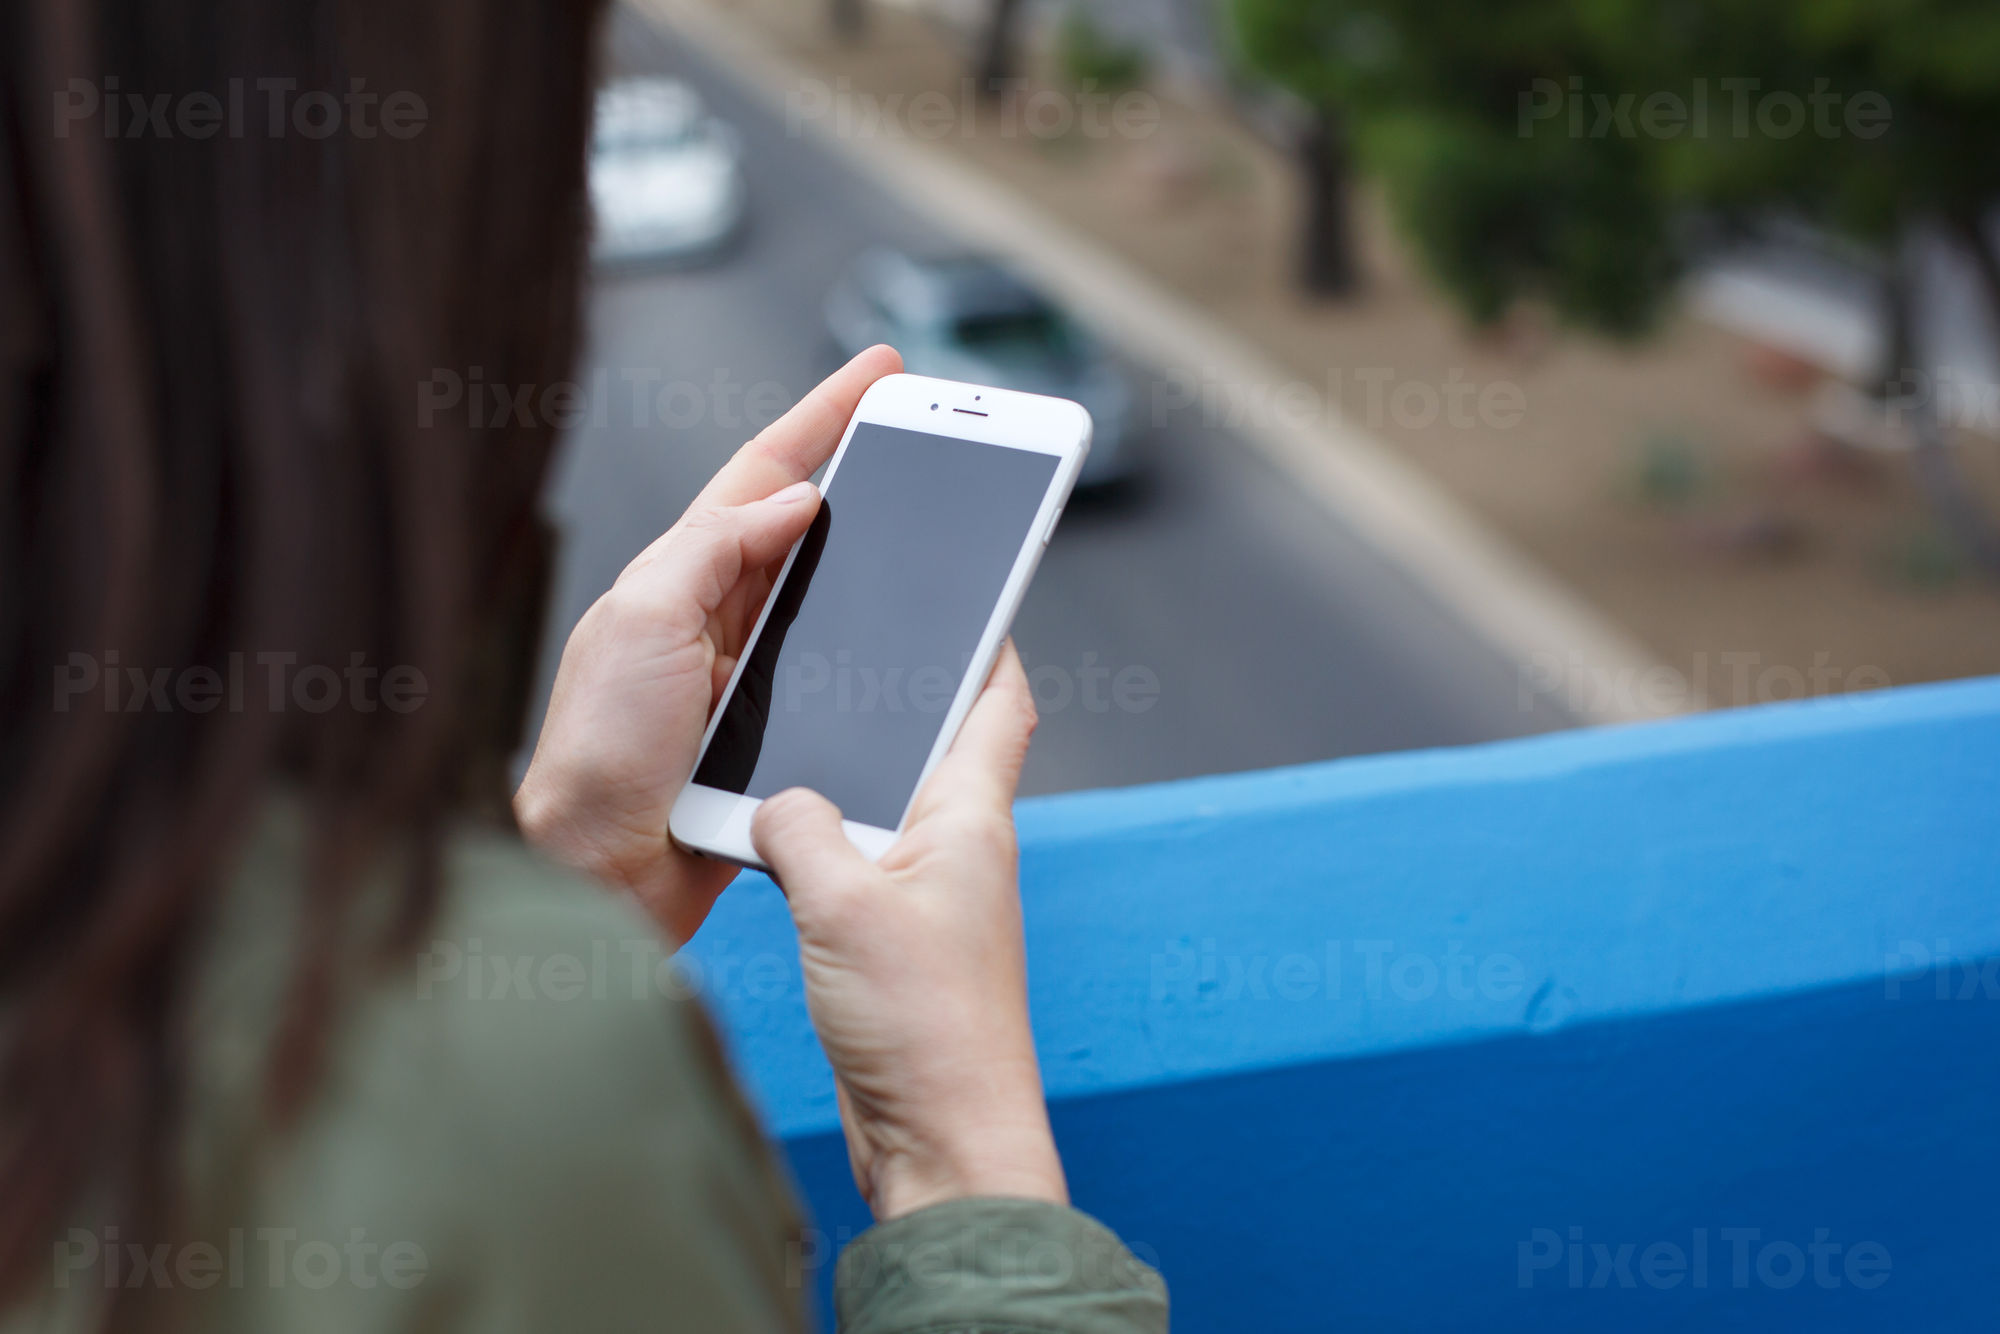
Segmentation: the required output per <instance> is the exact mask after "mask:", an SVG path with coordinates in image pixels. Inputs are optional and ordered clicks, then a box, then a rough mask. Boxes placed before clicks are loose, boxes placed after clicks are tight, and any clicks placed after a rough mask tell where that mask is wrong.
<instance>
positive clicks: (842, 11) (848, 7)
mask: <svg viewBox="0 0 2000 1334" xmlns="http://www.w3.org/2000/svg"><path fill="white" fill-rule="evenodd" d="M832 5H833V8H832V12H831V14H830V15H829V17H830V19H831V21H832V22H831V26H832V28H833V35H834V38H835V40H837V41H840V42H858V41H860V40H861V38H862V37H863V36H864V35H865V34H866V33H867V31H868V4H867V0H832Z"/></svg>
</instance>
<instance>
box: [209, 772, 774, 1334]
mask: <svg viewBox="0 0 2000 1334" xmlns="http://www.w3.org/2000/svg"><path fill="white" fill-rule="evenodd" d="M288 821H290V823H289V824H288ZM300 853H301V844H300V831H299V830H298V828H297V827H296V820H295V818H294V817H292V816H290V815H289V814H288V813H286V812H279V813H277V814H276V815H274V816H273V817H272V819H270V820H268V821H267V822H266V826H265V827H263V828H260V829H259V830H258V832H257V834H256V835H255V836H254V838H253V839H252V842H251V845H250V847H249V848H248V850H247V852H246V855H245V856H244V858H243V859H242V864H241V870H240V871H239V888H240V889H241V890H242V891H243V892H241V893H238V894H235V895H232V896H231V902H232V912H231V916H232V918H233V919H234V920H232V921H230V922H227V923H225V924H224V926H223V928H222V929H221V930H219V931H218V933H217V938H216V948H215V959H214V962H213V966H211V967H210V968H209V969H208V970H207V974H206V976H205V978H204V990H203V995H202V997H201V1001H200V1003H199V1005H198V1007H197V1018H196V1023H195V1030H196V1045H197V1047H198V1048H199V1054H198V1061H197V1068H198V1069H199V1071H200V1072H201V1073H200V1075H199V1076H198V1079H197V1083H198V1088H197V1089H196V1090H195V1091H194V1092H195V1096H194V1098H193V1100H192V1106H191V1109H190V1110H191V1113H192V1116H191V1121H192V1123H193V1124H192V1127H191V1128H192V1130H193V1145H192V1148H193V1150H194V1152H193V1153H192V1154H191V1157H190V1161H191V1162H192V1163H194V1164H195V1168H196V1177H197V1179H198V1181H199V1183H200V1184H199V1194H200V1196H201V1197H202V1199H203V1200H204V1201H206V1202H207V1203H209V1204H210V1205H211V1208H210V1209H209V1210H208V1211H207V1212H208V1213H209V1217H210V1222H209V1223H208V1224H207V1226H206V1228H205V1230H208V1231H226V1230H228V1229H230V1228H237V1229H241V1228H243V1227H245V1226H254V1221H255V1220H256V1219H258V1218H267V1217H275V1218H281V1219H285V1220H288V1221H291V1222H292V1225H293V1226H294V1227H295V1228H296V1230H297V1231H298V1234H299V1236H300V1238H301V1240H302V1241H303V1240H306V1239H310V1238H309V1237H308V1234H309V1233H310V1234H314V1235H319V1234H323V1238H322V1239H324V1240H327V1241H329V1242H330V1243H332V1244H333V1245H335V1246H336V1247H340V1246H342V1244H343V1242H344V1241H345V1240H346V1239H348V1238H350V1237H351V1236H354V1235H359V1236H361V1237H362V1238H363V1239H364V1240H363V1247H364V1249H365V1248H366V1247H370V1246H372V1247H376V1248H378V1249H377V1250H376V1251H375V1252H374V1253H376V1254H381V1253H383V1252H382V1251H381V1250H380V1249H379V1248H386V1247H389V1246H393V1245H397V1244H398V1243H407V1245H406V1246H405V1247H404V1252H403V1253H404V1254H406V1255H408V1254H410V1253H411V1249H412V1248H414V1251H415V1252H419V1253H421V1257H422V1258H421V1260H420V1261H419V1262H416V1263H418V1265H419V1270H420V1272H421V1273H422V1274H423V1275H424V1279H423V1282H424V1285H425V1287H426V1289H427V1290H428V1291H430V1292H432V1293H433V1294H435V1293H436V1292H437V1291H440V1290H448V1291H452V1292H459V1293H472V1294H484V1295H485V1296H484V1297H482V1298H481V1300H480V1302H479V1304H480V1305H481V1306H482V1307H485V1306H487V1301H486V1298H491V1297H494V1296H496V1295H498V1294H500V1293H505V1294H506V1298H507V1302H508V1303H510V1304H511V1305H509V1306H507V1307H505V1308H502V1309H507V1310H508V1311H509V1313H510V1314H509V1320H508V1323H507V1327H510V1328H511V1327H513V1322H514V1321H517V1320H520V1319H522V1318H523V1315H524V1313H526V1314H534V1313H539V1314H540V1315H541V1316H545V1317H548V1318H549V1319H552V1320H554V1321H555V1323H556V1324H564V1323H569V1324H571V1325H573V1326H574V1327H577V1328H587V1327H590V1326H591V1323H592V1322H589V1321H584V1322H581V1323H578V1322H576V1321H574V1320H573V1319H572V1320H570V1321H567V1322H565V1321H564V1319H563V1318H562V1316H561V1311H562V1310H564V1309H566V1310H569V1311H571V1312H574V1311H576V1310H577V1309H578V1308H577V1303H579V1302H585V1303H588V1304H589V1305H590V1308H591V1309H605V1307H606V1304H607V1303H609V1304H610V1306H611V1307H617V1308H621V1309H622V1306H623V1304H624V1303H625V1302H627V1301H637V1300H639V1298H640V1296H641V1295H642V1294H643V1295H645V1296H647V1297H648V1298H649V1299H656V1298H657V1297H658V1295H659V1294H658V1292H657V1291H655V1290H654V1287H653V1286H652V1285H657V1284H658V1283H662V1282H666V1283H670V1284H671V1285H672V1286H674V1287H675V1288H676V1289H677V1290H678V1291H679V1292H680V1293H681V1297H682V1299H684V1300H687V1299H692V1300H695V1301H697V1303H698V1304H699V1303H702V1302H708V1303H714V1304H719V1305H716V1306H715V1309H716V1310H717V1312H718V1313H725V1312H726V1311H727V1309H728V1308H729V1307H730V1306H731V1305H732V1304H739V1303H751V1304H753V1305H754V1304H759V1303H768V1302H769V1301H770V1300H771V1294H772V1293H774V1292H782V1291H783V1285H782V1283H778V1282H773V1283H772V1285H771V1286H770V1287H768V1288H760V1287H759V1286H758V1285H743V1284H736V1285H730V1286H728V1287H726V1288H725V1289H718V1288H717V1287H716V1286H715V1285H714V1283H713V1282H712V1280H711V1279H706V1278H703V1277H702V1275H701V1274H700V1273H699V1272H698V1271H699V1268H700V1264H701V1257H703V1256H704V1255H705V1254H707V1253H708V1252H710V1251H711V1250H713V1249H714V1248H715V1246H716V1245H717V1244H718V1238H717V1237H716V1236H713V1235H704V1234H705V1233H708V1234H714V1233H716V1232H717V1230H718V1227H717V1223H716V1219H717V1218H718V1217H720V1218H724V1219H732V1218H733V1219H734V1220H736V1221H735V1223H734V1225H733V1226H734V1227H735V1228H736V1229H737V1232H738V1235H734V1236H730V1237H727V1238H722V1239H721V1240H722V1241H724V1242H726V1243H727V1244H728V1245H729V1246H731V1247H733V1248H736V1253H738V1254H748V1255H752V1256H761V1257H763V1258H762V1260H761V1262H760V1263H761V1264H762V1265H763V1266H764V1267H767V1268H768V1269H769V1270H770V1276H772V1277H775V1276H777V1275H779V1274H781V1272H782V1267H783V1265H784V1263H785V1260H786V1254H787V1251H788V1249H789V1247H790V1245H791V1244H792V1240H793V1234H794V1229H795V1227H796V1219H795V1216H794V1214H793V1213H792V1208H791V1204H790V1199H789V1196H788V1193H787V1191H786V1189H785V1187H784V1185H783V1181H782V1177H781V1175H780V1174H779V1173H778V1172H777V1170H776V1169H775V1167H774V1166H773V1164H772V1162H771V1161H770V1158H769V1155H768V1152H767V1150H766V1148H765V1146H764V1144H763V1142H762V1139H761V1136H760V1135H759V1134H758V1133H757V1131H756V1128H755V1124H754V1121H753V1120H752V1118H751V1117H750V1114H749V1112H748V1110H747V1109H746V1108H745V1106H744V1104H743V1102H742V1099H741V1097H740V1095H739V1094H738V1092H737V1091H736V1088H735V1086H734V1083H733V1081H732V1080H731V1079H730V1077H729V1075H728V1073H727V1070H726V1069H725V1067H724V1062H723V1059H722V1055H721V1052H720V1049H719V1047H718V1046H717V1044H716V1041H715V1038H714V1035H713V1033H712V1030H711V1029H710V1027H709V1025H708V1022H707V1019H706V1017H705V1016H704V1015H703V1013H702V1012H701V1008H700V1006H699V1004H698V1003H696V1002H695V1001H694V1000H693V999H692V997H691V996H690V995H689V993H688V991H687V989H686V988H685V987H684V986H683V985H682V984H681V982H680V979H679V977H678V974H677V973H676V972H675V970H674V967H673V964H672V959H671V955H670V952H669V950H668V949H667V947H666V946H665V944H664V943H663V942H662V940H661V938H660V936H659V934H658V931H657V928H655V927H654V926H653V925H652V924H651V922H650V921H649V920H648V919H647V918H646V917H645V915H644V914H643V913H642V912H640V911H639V910H638V908H637V907H636V905H634V904H632V903H630V902H628V901H626V900H623V899H621V898H619V897H618V896H616V895H614V894H612V893H610V892H608V891H606V890H604V889H602V888H600V887H598V886H597V885H595V884H593V883H590V882H588V881H586V880H583V879H581V878H579V877H577V876H576V875H574V874H573V873H570V872H568V871H566V870H563V869H562V868H559V867H556V866H553V865H550V864H549V863H547V862H546V861H544V860H542V859H541V858H539V857H537V856H536V855H535V854H534V853H532V852H531V851H530V850H529V849H528V848H527V847H525V846H524V845H523V844H522V843H521V841H520V840H519V839H518V838H516V837H513V836H510V835H508V834H505V833H502V832H500V831H497V830H489V829H476V828H462V829H459V830H457V831H455V832H454V833H453V834H452V836H451V837H450V839H449V841H448V843H447V845H446V847H445V848H444V849H443V855H442V861H441V868H442V884H441V887H440V888H441V893H440V897H439V899H438V902H437V905H436V908H435V911H434V912H433V913H432V914H431V917H430V920H429V922H428V924H427V925H426V926H425V927H424V928H423V930H422V931H421V933H420V938H419V939H418V940H416V941H415V942H414V943H412V944H411V945H410V946H409V948H407V949H404V950H402V951H399V952H397V953H396V954H394V955H392V956H390V957H388V958H386V959H385V958H384V957H383V956H382V955H381V954H380V952H379V951H377V950H376V949H374V948H373V944H372V942H373V941H374V940H377V939H379V937H380V932H379V931H378V930H373V929H368V928H371V927H374V926H379V923H380V920H381V918H382V916H383V915H382V914H381V913H379V912H376V913H370V912H368V911H366V909H367V908H368V907H369V906H370V905H366V904H364V905H362V907H363V908H364V911H363V912H361V913H360V914H358V916H360V917H362V918H368V917H371V916H372V917H374V918H375V919H376V921H375V922H373V923H369V922H363V923H361V924H360V928H359V929H357V931H356V933H355V943H354V945H353V947H352V948H349V949H344V950H343V951H341V955H342V957H341V981H340V985H339V989H338V993H337V994H338V996H339V998H340V999H339V1003H338V1004H337V1006H336V1007H335V1009H334V1011H333V1013H332V1015H331V1017H330V1019H329V1021H328V1023H327V1025H326V1028H325V1032H324V1046H323V1048H322V1059H321V1061H320V1063H319V1068H318V1071H317V1073H316V1075H315V1077H314V1079H313V1081H312V1084H311V1092H310V1094H309V1095H308V1097H307V1101H306V1103H305V1106H304V1111H303V1113H302V1114H301V1115H300V1116H299V1117H297V1119H296V1121H295V1122H294V1123H293V1124H291V1125H288V1126H286V1127H283V1128H276V1127H273V1126H271V1125H269V1124H268V1120H267V1118H266V1116H265V1115H264V1106H265V1103H264V1100H263V1099H262V1097H261V1080H260V1078H259V1075H260V1073H261V1072H262V1071H263V1070H266V1069H268V1057H269V1053H270V1050H271V1048H270V1040H271V1036H272V1034H273V1033H275V1032H276V1031H277V1026H276V1025H275V1023H273V1022H272V1021H271V1018H270V1016H271V1015H272V1014H274V1013H275V1010H274V1009H273V1007H276V1006H281V1005H282V1003H283V996H284V994H285V992H286V990H287V987H286V985H285V984H286V980H287V979H288V977H289V976H290V970H291V968H292V966H293V965H292V959H293V955H294V953H295V950H294V941H295V940H296V938H297V933H296V931H295V930H293V929H289V928H288V926H287V923H286V921H285V920H284V919H286V918H287V917H290V918H291V919H292V920H293V921H295V920H296V916H295V914H296V909H295V906H293V905H295V904H296V902H297V901H298V899H299V897H300V895H299V889H300V882H299V879H298V875H299V867H300V866H301V865H302V861H301V856H300ZM379 890H380V892H382V893H391V892H392V891H391V887H390V886H388V885H386V884H385V885H383V886H381V887H379ZM370 892H371V893H374V892H377V887H371V891H370ZM297 1220H304V1221H297ZM722 1230H724V1231H726V1230H728V1229H727V1227H725V1228H724V1229H722ZM641 1238H643V1241H642V1240H641ZM641 1247H643V1256H644V1257H650V1258H642V1255H641V1253H640V1250H639V1248H641ZM343 1253H346V1252H345V1251H344V1252H343ZM661 1256H678V1257H679V1258H678V1259H676V1260H674V1261H672V1262H670V1263H667V1264H666V1265H665V1266H664V1268H663V1267H662V1263H661V1260H660V1257H661ZM649 1266H650V1268H649ZM647 1275H649V1276H650V1277H647ZM363 1290H364V1291H379V1288H378V1289H363ZM292 1296H293V1297H294V1298H297V1297H298V1296H299V1294H292ZM355 1300H361V1299H359V1298H356V1299H355ZM370 1300H374V1299H370ZM380 1300H390V1298H388V1297H386V1296H383V1297H380ZM489 1309H490V1308H489ZM269 1314H272V1315H273V1316H274V1317H275V1316H276V1315H277V1314H278V1312H277V1311H275V1310H274V1311H271V1312H269ZM633 1314H634V1316H635V1318H637V1315H638V1313H637V1312H634V1313H633ZM754 1314H755V1315H756V1316H757V1317H758V1318H764V1317H770V1318H771V1319H772V1320H773V1321H774V1322H775V1325H776V1327H784V1326H785V1325H787V1324H789V1323H791V1322H790V1321H789V1320H787V1319H785V1314H786V1313H785V1312H783V1311H781V1310H765V1311H758V1312H755V1313H754ZM544 1323H545V1324H546V1323H547V1321H545V1322H544ZM612 1323H613V1325H614V1326H615V1324H616V1323H617V1322H615V1321H614V1322H612ZM521 1327H522V1328H530V1329H531V1328H536V1327H537V1326H536V1325H534V1324H532V1323H529V1324H523V1325H521ZM716 1327H717V1328H729V1327H731V1325H730V1323H729V1322H728V1321H727V1320H723V1319H720V1318H719V1319H718V1320H717V1322H716Z"/></svg>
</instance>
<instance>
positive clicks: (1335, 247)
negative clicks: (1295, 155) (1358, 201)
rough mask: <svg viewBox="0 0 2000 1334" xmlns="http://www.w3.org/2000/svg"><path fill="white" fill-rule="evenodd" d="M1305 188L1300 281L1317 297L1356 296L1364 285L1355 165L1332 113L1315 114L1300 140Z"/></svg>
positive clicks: (1342, 121)
mask: <svg viewBox="0 0 2000 1334" xmlns="http://www.w3.org/2000/svg"><path fill="white" fill-rule="evenodd" d="M1298 152H1299V168H1300V175H1301V177H1302V181H1303V185H1304V188H1305V218H1304V222H1303V227H1304V230H1303V233H1302V235H1301V236H1300V246H1301V253H1300V256H1299V261H1300V262H1299V281H1300V283H1301V284H1302V285H1303V286H1304V288H1305V290H1306V291H1307V292H1309V293H1311V294H1312V295H1314V296H1328V297H1343V296H1351V295H1353V294H1354V292H1355V290H1356V289H1357V288H1359V287H1360V285H1361V271H1360V265H1359V263H1358V262H1357V260H1356V258H1355V253H1354V207H1353V200H1352V198H1351V197H1350V196H1351V189H1352V178H1353V163H1352V158H1351V155H1350V153H1349V149H1348V142H1347V122H1346V120H1345V119H1344V118H1343V117H1342V116H1341V114H1340V113H1339V112H1338V111H1336V110H1332V109H1330V108H1325V107H1318V108H1314V110H1313V112H1312V118H1311V120H1310V121H1308V122H1307V124H1306V127H1305V129H1304V131H1303V132H1302V133H1301V134H1300V135H1299V140H1298Z"/></svg>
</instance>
